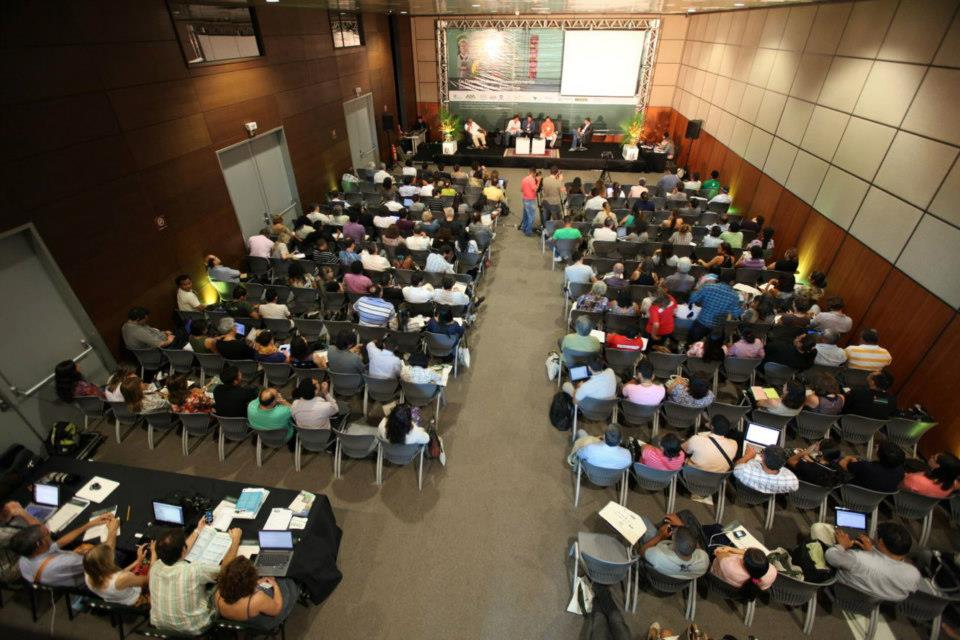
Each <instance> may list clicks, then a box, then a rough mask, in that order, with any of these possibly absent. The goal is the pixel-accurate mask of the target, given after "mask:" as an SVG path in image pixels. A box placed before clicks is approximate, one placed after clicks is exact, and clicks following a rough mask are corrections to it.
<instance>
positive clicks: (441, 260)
mask: <svg viewBox="0 0 960 640" xmlns="http://www.w3.org/2000/svg"><path fill="white" fill-rule="evenodd" d="M423 270H424V271H428V272H430V273H456V270H455V269H454V268H453V248H452V247H451V246H450V245H444V247H443V248H442V249H440V253H431V254H430V255H429V256H427V264H426V266H424V268H423Z"/></svg>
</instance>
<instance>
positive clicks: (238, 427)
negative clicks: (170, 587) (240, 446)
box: [213, 415, 250, 440]
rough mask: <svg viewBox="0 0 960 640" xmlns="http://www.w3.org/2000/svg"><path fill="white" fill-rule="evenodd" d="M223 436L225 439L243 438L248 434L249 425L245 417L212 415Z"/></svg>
mask: <svg viewBox="0 0 960 640" xmlns="http://www.w3.org/2000/svg"><path fill="white" fill-rule="evenodd" d="M213 417H214V419H215V420H216V421H217V424H219V425H220V430H221V432H222V433H223V437H224V438H226V439H227V440H243V439H245V438H246V437H247V436H248V435H250V425H249V423H247V418H246V417H242V418H228V417H226V416H218V415H214V416H213Z"/></svg>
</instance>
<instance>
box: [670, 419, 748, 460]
mask: <svg viewBox="0 0 960 640" xmlns="http://www.w3.org/2000/svg"><path fill="white" fill-rule="evenodd" d="M710 427H711V431H712V433H711V432H706V431H703V432H701V433H698V434H696V435H694V436H691V437H690V438H689V439H688V440H687V441H686V442H684V443H683V445H682V448H683V450H684V451H685V452H686V454H687V464H688V465H690V466H691V467H696V468H698V469H703V470H704V471H710V472H712V473H727V472H728V471H733V468H734V466H735V465H734V462H733V461H734V460H735V459H736V457H737V451H738V450H739V449H740V443H738V442H737V441H736V440H734V439H733V438H729V437H727V434H729V433H730V431H731V427H730V420H729V419H727V417H726V416H721V415H716V416H713V417H712V418H711V419H710Z"/></svg>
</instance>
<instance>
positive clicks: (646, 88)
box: [436, 17, 661, 112]
mask: <svg viewBox="0 0 960 640" xmlns="http://www.w3.org/2000/svg"><path fill="white" fill-rule="evenodd" d="M660 27H661V21H660V19H659V18H534V17H530V18H524V17H516V18H508V17H504V18H486V19H482V18H457V17H452V18H440V19H438V20H437V21H436V47H437V76H438V78H437V80H438V92H439V98H440V105H441V106H442V107H448V106H449V104H450V88H449V84H448V77H447V64H448V55H447V29H448V28H449V29H561V30H563V31H567V30H576V31H646V32H647V33H648V36H647V38H646V52H645V53H644V56H643V61H642V63H641V64H640V77H639V79H638V82H637V103H636V111H637V112H642V111H644V110H645V109H646V107H647V103H648V102H649V100H650V91H651V89H652V88H653V66H654V62H655V58H656V53H657V44H658V42H659V40H660ZM584 97H589V96H584Z"/></svg>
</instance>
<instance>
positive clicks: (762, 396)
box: [750, 387, 780, 400]
mask: <svg viewBox="0 0 960 640" xmlns="http://www.w3.org/2000/svg"><path fill="white" fill-rule="evenodd" d="M750 393H752V394H753V398H754V400H776V399H777V398H779V397H780V394H779V393H777V390H776V389H774V388H773V387H750Z"/></svg>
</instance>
